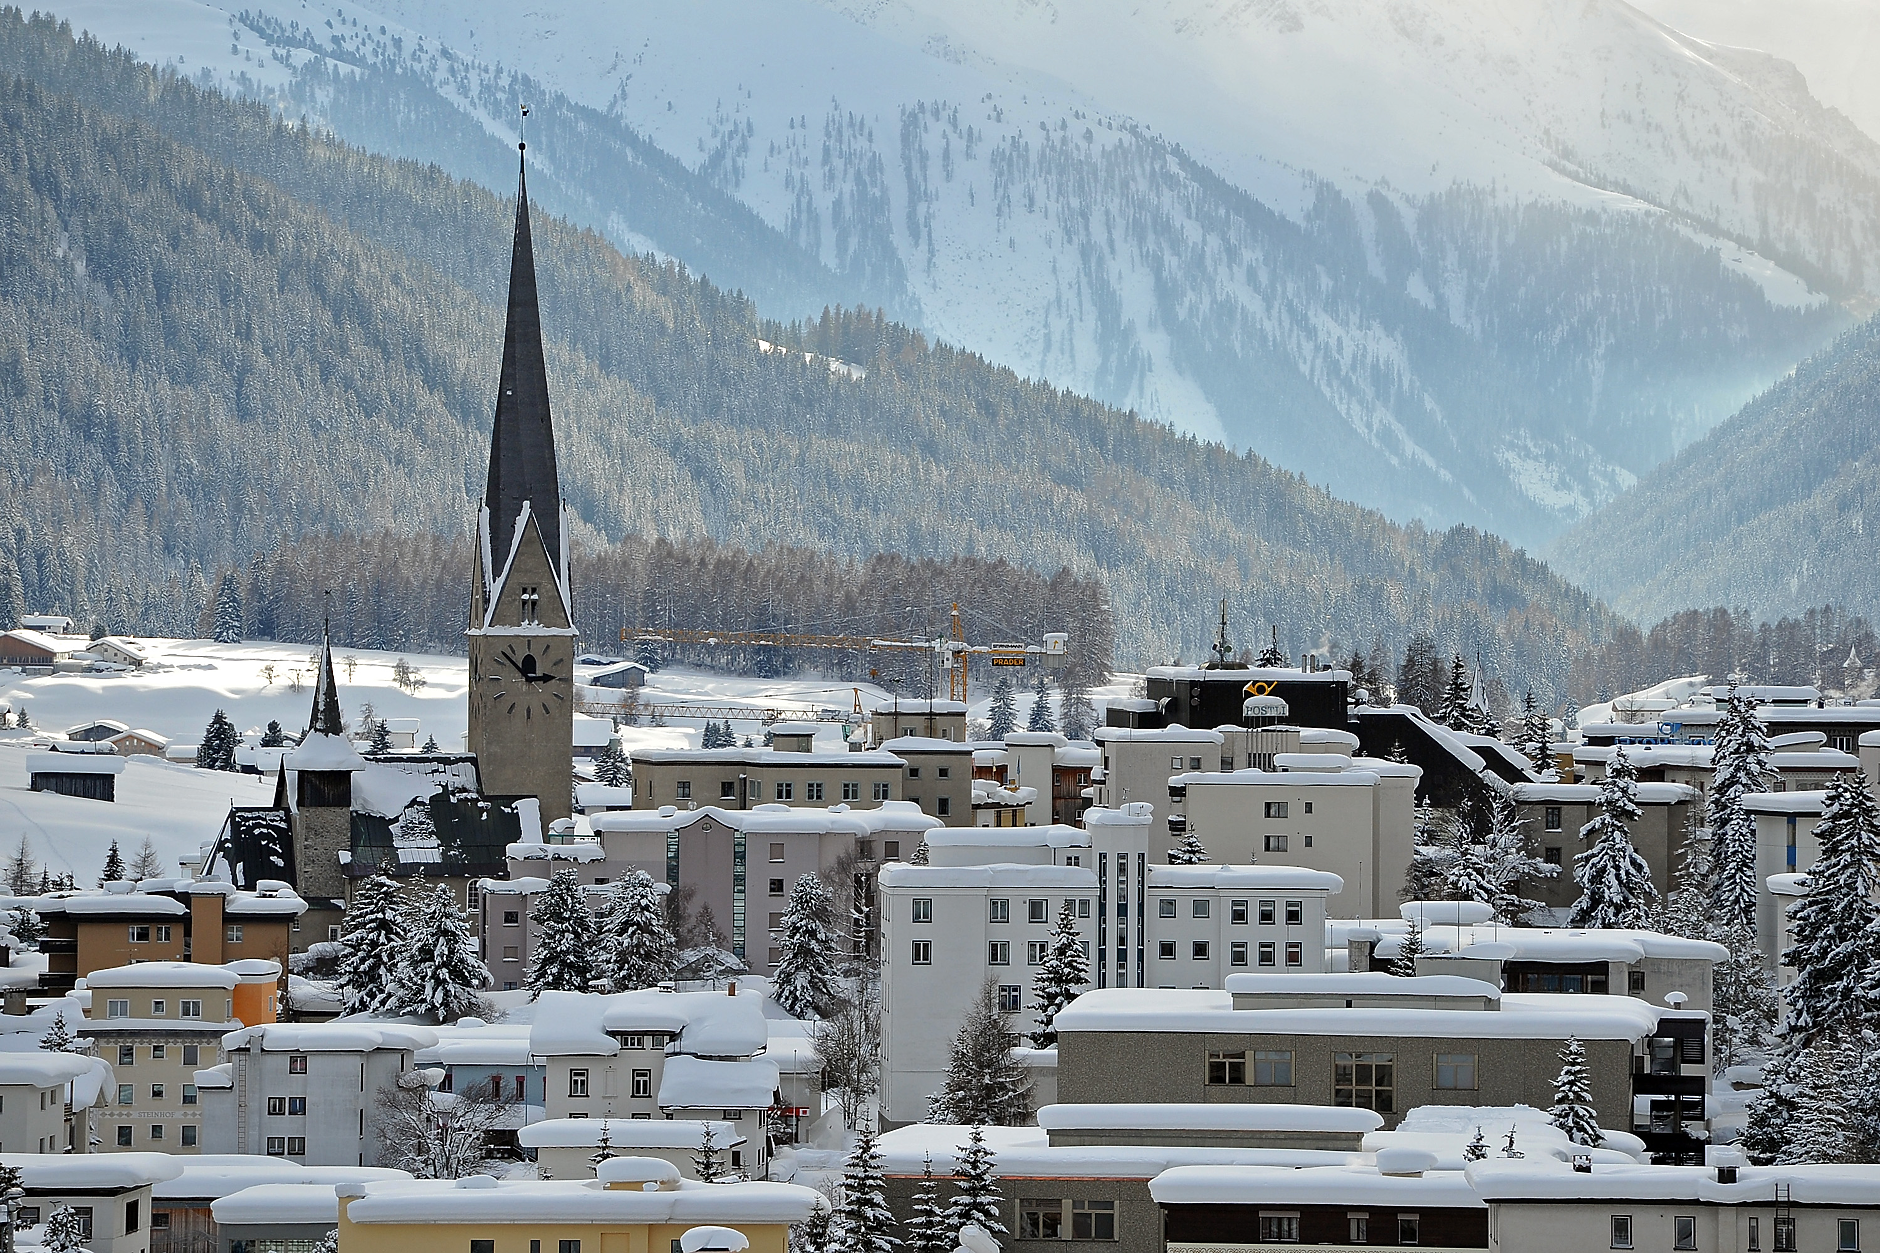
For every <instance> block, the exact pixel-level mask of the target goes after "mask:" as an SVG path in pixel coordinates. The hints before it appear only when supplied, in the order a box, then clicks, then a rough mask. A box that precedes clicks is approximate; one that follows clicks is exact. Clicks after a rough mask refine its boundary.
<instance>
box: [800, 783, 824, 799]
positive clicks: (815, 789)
mask: <svg viewBox="0 0 1880 1253" xmlns="http://www.w3.org/2000/svg"><path fill="white" fill-rule="evenodd" d="M822 798H823V785H822V784H820V783H805V784H804V785H803V799H804V800H806V801H819V800H821V799H822Z"/></svg>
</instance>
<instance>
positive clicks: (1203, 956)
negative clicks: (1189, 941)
mask: <svg viewBox="0 0 1880 1253" xmlns="http://www.w3.org/2000/svg"><path fill="white" fill-rule="evenodd" d="M1188 955H1189V957H1191V958H1192V959H1194V960H1195V961H1198V962H1204V961H1206V960H1208V942H1207V941H1206V940H1196V941H1194V942H1193V947H1192V948H1191V949H1190V950H1189V953H1188Z"/></svg>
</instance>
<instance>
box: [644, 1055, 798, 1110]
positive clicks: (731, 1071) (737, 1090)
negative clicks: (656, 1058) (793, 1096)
mask: <svg viewBox="0 0 1880 1253" xmlns="http://www.w3.org/2000/svg"><path fill="white" fill-rule="evenodd" d="M782 1078H783V1076H782V1073H781V1072H780V1071H779V1070H778V1068H777V1063H776V1062H773V1061H771V1060H770V1059H769V1058H768V1057H752V1058H747V1059H746V1060H744V1061H735V1062H723V1061H708V1060H706V1059H705V1058H703V1057H690V1056H687V1055H685V1054H683V1053H676V1054H673V1055H671V1056H669V1057H667V1058H666V1065H665V1066H664V1068H662V1069H661V1071H660V1075H659V1106H660V1108H661V1109H765V1108H768V1107H769V1105H770V1103H771V1101H773V1100H774V1099H775V1098H776V1093H777V1085H778V1084H779V1083H780V1082H782Z"/></svg>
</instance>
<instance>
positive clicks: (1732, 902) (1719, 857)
mask: <svg viewBox="0 0 1880 1253" xmlns="http://www.w3.org/2000/svg"><path fill="white" fill-rule="evenodd" d="M1769 754H1770V748H1769V736H1768V733H1767V732H1766V731H1765V730H1764V729H1763V724H1762V720H1761V719H1760V718H1758V717H1757V716H1756V711H1755V705H1754V704H1753V703H1751V702H1750V701H1748V700H1746V699H1744V698H1743V697H1742V696H1741V695H1739V694H1738V692H1737V690H1736V688H1735V686H1734V685H1733V686H1732V687H1731V688H1730V691H1729V694H1728V696H1727V697H1726V698H1725V702H1724V716H1723V719H1722V720H1721V721H1720V722H1719V723H1718V724H1717V740H1716V746H1715V747H1714V748H1713V749H1712V755H1711V759H1712V761H1713V763H1714V764H1715V777H1714V780H1713V782H1712V784H1711V788H1710V794H1709V795H1708V797H1706V800H1705V804H1706V808H1707V817H1708V821H1709V824H1710V839H1711V845H1710V863H1711V864H1710V873H1711V889H1710V906H1711V917H1712V920H1713V922H1714V924H1715V925H1716V926H1717V927H1718V928H1719V929H1727V928H1732V927H1740V926H1750V927H1753V926H1755V925H1756V900H1757V896H1758V895H1759V893H1760V892H1761V890H1762V886H1763V885H1762V883H1761V881H1760V879H1759V877H1758V876H1757V874H1756V819H1755V818H1754V817H1753V816H1752V815H1750V814H1749V813H1748V812H1747V811H1746V810H1744V808H1743V796H1744V795H1745V794H1746V793H1749V792H1762V791H1767V790H1768V788H1769V786H1770V783H1771V781H1772V780H1773V778H1774V771H1773V770H1772V769H1771V768H1770V765H1769Z"/></svg>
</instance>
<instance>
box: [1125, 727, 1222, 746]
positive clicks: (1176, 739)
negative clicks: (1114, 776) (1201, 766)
mask: <svg viewBox="0 0 1880 1253" xmlns="http://www.w3.org/2000/svg"><path fill="white" fill-rule="evenodd" d="M1093 734H1095V736H1096V739H1097V743H1098V744H1145V743H1146V744H1219V743H1221V742H1222V740H1223V739H1224V737H1223V736H1222V735H1221V733H1220V732H1219V731H1203V730H1198V729H1194V728H1190V727H1185V726H1183V725H1182V724H1181V723H1179V722H1171V723H1169V724H1168V725H1167V726H1165V727H1098V728H1097V729H1096V731H1095V732H1094V733H1093Z"/></svg>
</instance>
